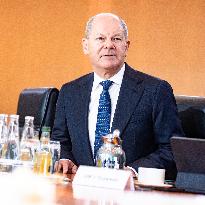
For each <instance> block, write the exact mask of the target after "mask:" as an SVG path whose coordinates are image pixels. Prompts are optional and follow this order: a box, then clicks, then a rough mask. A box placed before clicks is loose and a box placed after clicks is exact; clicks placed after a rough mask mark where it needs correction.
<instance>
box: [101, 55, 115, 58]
mask: <svg viewBox="0 0 205 205" xmlns="http://www.w3.org/2000/svg"><path fill="white" fill-rule="evenodd" d="M113 56H115V55H114V54H105V55H101V58H102V57H113Z"/></svg>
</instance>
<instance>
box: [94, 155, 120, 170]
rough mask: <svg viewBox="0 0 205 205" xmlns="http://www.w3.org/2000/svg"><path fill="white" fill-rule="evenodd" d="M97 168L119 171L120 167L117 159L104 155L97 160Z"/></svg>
mask: <svg viewBox="0 0 205 205" xmlns="http://www.w3.org/2000/svg"><path fill="white" fill-rule="evenodd" d="M97 166H98V167H107V168H113V169H114V168H115V169H119V167H120V165H119V163H118V160H117V157H113V156H109V155H105V156H101V157H100V159H98V160H97Z"/></svg>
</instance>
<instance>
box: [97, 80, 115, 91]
mask: <svg viewBox="0 0 205 205" xmlns="http://www.w3.org/2000/svg"><path fill="white" fill-rule="evenodd" d="M112 84H113V82H112V81H110V80H105V81H102V82H100V85H102V86H103V90H108V89H109V87H110V86H111V85H112Z"/></svg>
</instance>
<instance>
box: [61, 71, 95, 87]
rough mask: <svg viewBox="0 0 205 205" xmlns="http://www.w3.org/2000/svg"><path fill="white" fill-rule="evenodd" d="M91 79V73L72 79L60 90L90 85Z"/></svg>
mask: <svg viewBox="0 0 205 205" xmlns="http://www.w3.org/2000/svg"><path fill="white" fill-rule="evenodd" d="M92 79H93V73H88V74H86V75H83V76H81V77H79V78H77V79H74V80H72V81H69V82H67V83H65V84H63V85H62V88H61V89H72V88H75V87H79V86H83V85H84V84H87V83H90V81H92Z"/></svg>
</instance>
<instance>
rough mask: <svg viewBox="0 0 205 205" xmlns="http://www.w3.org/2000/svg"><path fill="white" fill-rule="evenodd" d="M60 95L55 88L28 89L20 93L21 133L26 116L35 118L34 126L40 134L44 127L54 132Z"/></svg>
mask: <svg viewBox="0 0 205 205" xmlns="http://www.w3.org/2000/svg"><path fill="white" fill-rule="evenodd" d="M58 93H59V91H58V89H57V88H53V87H48V88H47V87H46V88H27V89H24V90H23V91H22V92H21V93H20V96H19V100H18V107H17V114H18V115H19V127H20V132H21V130H22V128H23V126H24V121H25V116H33V117H34V126H35V129H36V130H38V131H39V134H41V129H42V127H43V126H49V127H51V130H52V127H53V123H54V118H55V110H56V102H57V98H58Z"/></svg>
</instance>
